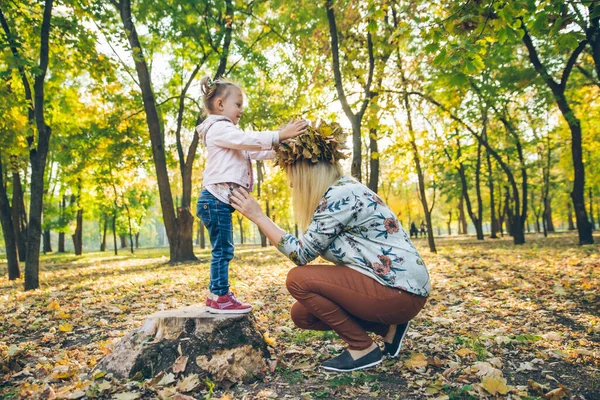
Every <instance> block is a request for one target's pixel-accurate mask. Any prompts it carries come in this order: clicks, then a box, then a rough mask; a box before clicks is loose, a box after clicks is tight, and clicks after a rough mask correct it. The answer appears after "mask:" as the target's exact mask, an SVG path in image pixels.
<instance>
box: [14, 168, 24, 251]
mask: <svg viewBox="0 0 600 400" xmlns="http://www.w3.org/2000/svg"><path fill="white" fill-rule="evenodd" d="M12 221H13V229H14V231H15V242H16V245H17V252H18V255H19V261H25V260H26V259H27V212H26V211H25V201H24V199H23V186H22V185H21V175H20V174H19V173H18V172H13V194H12Z"/></svg>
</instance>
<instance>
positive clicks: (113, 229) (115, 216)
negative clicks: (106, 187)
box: [112, 210, 119, 256]
mask: <svg viewBox="0 0 600 400" xmlns="http://www.w3.org/2000/svg"><path fill="white" fill-rule="evenodd" d="M112 231H113V248H114V249H115V256H116V255H117V254H118V251H119V250H118V249H117V210H113V217H112Z"/></svg>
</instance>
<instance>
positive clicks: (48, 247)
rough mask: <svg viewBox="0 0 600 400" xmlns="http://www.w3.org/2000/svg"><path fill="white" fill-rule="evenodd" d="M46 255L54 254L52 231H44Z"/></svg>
mask: <svg viewBox="0 0 600 400" xmlns="http://www.w3.org/2000/svg"><path fill="white" fill-rule="evenodd" d="M43 249H44V250H43V251H44V254H46V253H52V242H51V240H50V229H44V242H43Z"/></svg>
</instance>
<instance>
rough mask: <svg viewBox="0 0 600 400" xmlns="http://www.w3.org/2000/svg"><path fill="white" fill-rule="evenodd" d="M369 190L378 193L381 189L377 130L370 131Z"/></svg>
mask: <svg viewBox="0 0 600 400" xmlns="http://www.w3.org/2000/svg"><path fill="white" fill-rule="evenodd" d="M369 154H370V158H369V163H370V168H369V169H370V171H369V185H368V186H369V189H371V190H372V191H373V192H375V193H377V190H378V188H379V147H378V145H377V129H375V128H371V129H370V130H369Z"/></svg>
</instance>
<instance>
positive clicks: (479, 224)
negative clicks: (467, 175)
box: [473, 117, 487, 240]
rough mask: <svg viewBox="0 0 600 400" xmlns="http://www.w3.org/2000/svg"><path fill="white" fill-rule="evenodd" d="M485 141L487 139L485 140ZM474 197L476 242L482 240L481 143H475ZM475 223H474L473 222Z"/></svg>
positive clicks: (484, 129)
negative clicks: (475, 201)
mask: <svg viewBox="0 0 600 400" xmlns="http://www.w3.org/2000/svg"><path fill="white" fill-rule="evenodd" d="M485 119H487V117H484V126H483V131H484V133H483V134H482V136H483V137H484V138H485V137H486V134H485V131H486V130H487V121H486V120H485ZM486 140H487V139H486ZM475 195H476V196H477V224H475V231H476V233H477V240H483V201H482V200H481V143H480V142H477V164H476V165H475ZM473 222H475V221H473Z"/></svg>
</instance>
